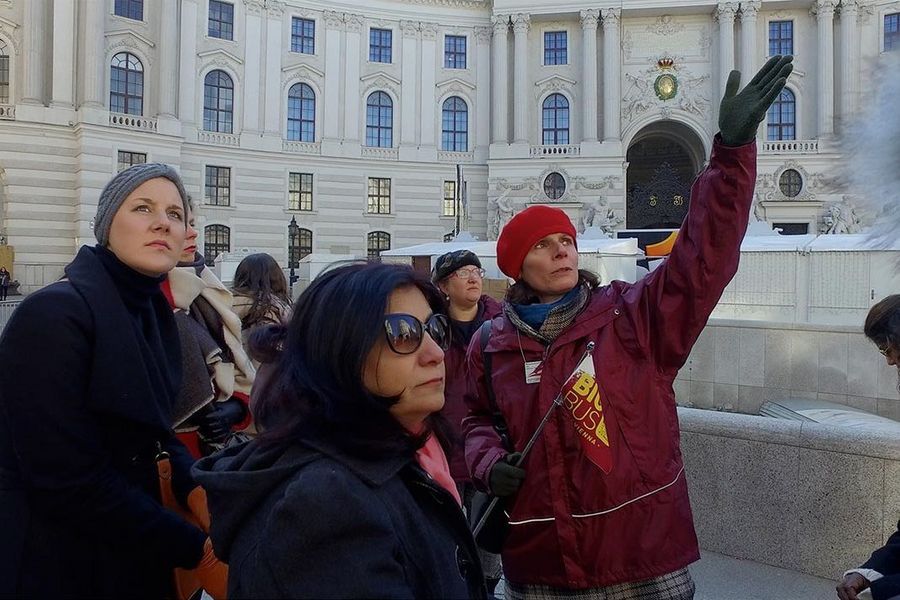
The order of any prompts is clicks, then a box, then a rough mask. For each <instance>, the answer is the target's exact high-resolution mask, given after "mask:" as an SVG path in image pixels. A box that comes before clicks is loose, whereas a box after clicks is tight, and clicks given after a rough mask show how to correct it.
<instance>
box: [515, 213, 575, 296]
mask: <svg viewBox="0 0 900 600" xmlns="http://www.w3.org/2000/svg"><path fill="white" fill-rule="evenodd" d="M553 233H566V234H568V235H570V236H572V239H573V240H575V236H576V233H575V226H574V225H572V221H571V219H569V216H568V215H567V214H566V213H564V212H563V211H562V210H560V209H558V208H552V207H550V206H543V205H541V204H538V205H535V206H529V207H528V208H526V209H525V210H523V211H522V212H520V213H519V214H517V215H516V216H514V217H513V218H512V219H511V220H510V221H509V223H507V224H506V227H504V228H503V231H501V232H500V238H499V239H498V240H497V266H498V267H500V270H501V271H503V273H504V274H506V275H507V276H508V277H512V278H513V279H519V277H520V276H521V275H522V263H523V262H525V256H526V255H527V254H528V252H529V251H530V250H531V248H532V246H534V245H535V244H536V243H538V241H540V240H541V238H543V237H546V236H548V235H550V234H553ZM576 248H577V245H576Z"/></svg>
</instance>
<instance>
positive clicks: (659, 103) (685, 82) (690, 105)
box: [622, 58, 710, 123]
mask: <svg viewBox="0 0 900 600" xmlns="http://www.w3.org/2000/svg"><path fill="white" fill-rule="evenodd" d="M664 60H672V59H665V58H661V59H660V60H659V61H654V63H655V64H654V65H653V66H651V67H648V68H646V69H644V70H643V71H640V72H638V73H630V72H626V73H625V79H626V81H627V82H628V85H627V87H626V89H625V93H624V94H623V96H622V119H623V120H624V121H625V122H626V123H630V122H631V121H633V120H635V119H637V118H638V117H640V116H641V115H642V114H644V113H645V112H647V111H648V110H651V109H655V110H656V111H658V112H659V114H661V115H662V116H663V118H669V117H671V115H672V113H673V111H675V110H680V111H683V112H686V113H693V114H695V115H697V116H699V117H703V118H705V117H706V116H707V115H708V112H709V106H710V100H709V87H710V83H709V75H708V74H702V75H696V74H694V72H693V71H692V70H691V69H689V68H687V67H684V66H680V65H679V62H678V61H677V60H676V61H674V62H673V63H672V65H671V66H665V67H664V66H660V63H662V62H663V61H664ZM663 73H671V74H674V75H675V78H676V82H677V87H676V90H675V93H674V95H672V96H671V97H670V98H665V99H664V98H663V97H660V96H659V95H658V93H657V92H656V91H655V90H654V82H655V81H656V80H657V78H658V77H660V75H662V74H663Z"/></svg>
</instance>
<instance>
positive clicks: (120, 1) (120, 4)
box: [113, 0, 144, 21]
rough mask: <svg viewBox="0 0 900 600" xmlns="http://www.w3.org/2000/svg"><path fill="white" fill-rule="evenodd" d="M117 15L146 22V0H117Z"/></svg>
mask: <svg viewBox="0 0 900 600" xmlns="http://www.w3.org/2000/svg"><path fill="white" fill-rule="evenodd" d="M113 12H115V14H116V15H118V16H120V17H125V18H126V19H134V20H135V21H143V20H144V0H116V5H115V8H114V9H113Z"/></svg>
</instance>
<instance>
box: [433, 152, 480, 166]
mask: <svg viewBox="0 0 900 600" xmlns="http://www.w3.org/2000/svg"><path fill="white" fill-rule="evenodd" d="M473 160H475V153H474V152H450V151H447V150H441V151H439V152H438V161H439V162H448V163H470V162H472V161H473Z"/></svg>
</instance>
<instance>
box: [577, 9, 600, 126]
mask: <svg viewBox="0 0 900 600" xmlns="http://www.w3.org/2000/svg"><path fill="white" fill-rule="evenodd" d="M599 19H600V11H599V10H598V9H596V8H592V9H589V10H583V11H581V36H582V40H583V44H584V52H583V57H584V58H583V62H582V74H581V80H582V82H583V84H582V86H581V94H582V100H583V102H582V106H583V109H582V112H583V113H584V114H583V117H582V118H583V119H584V121H583V123H584V133H583V134H582V140H583V141H585V142H596V141H597V21H598V20H599Z"/></svg>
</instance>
